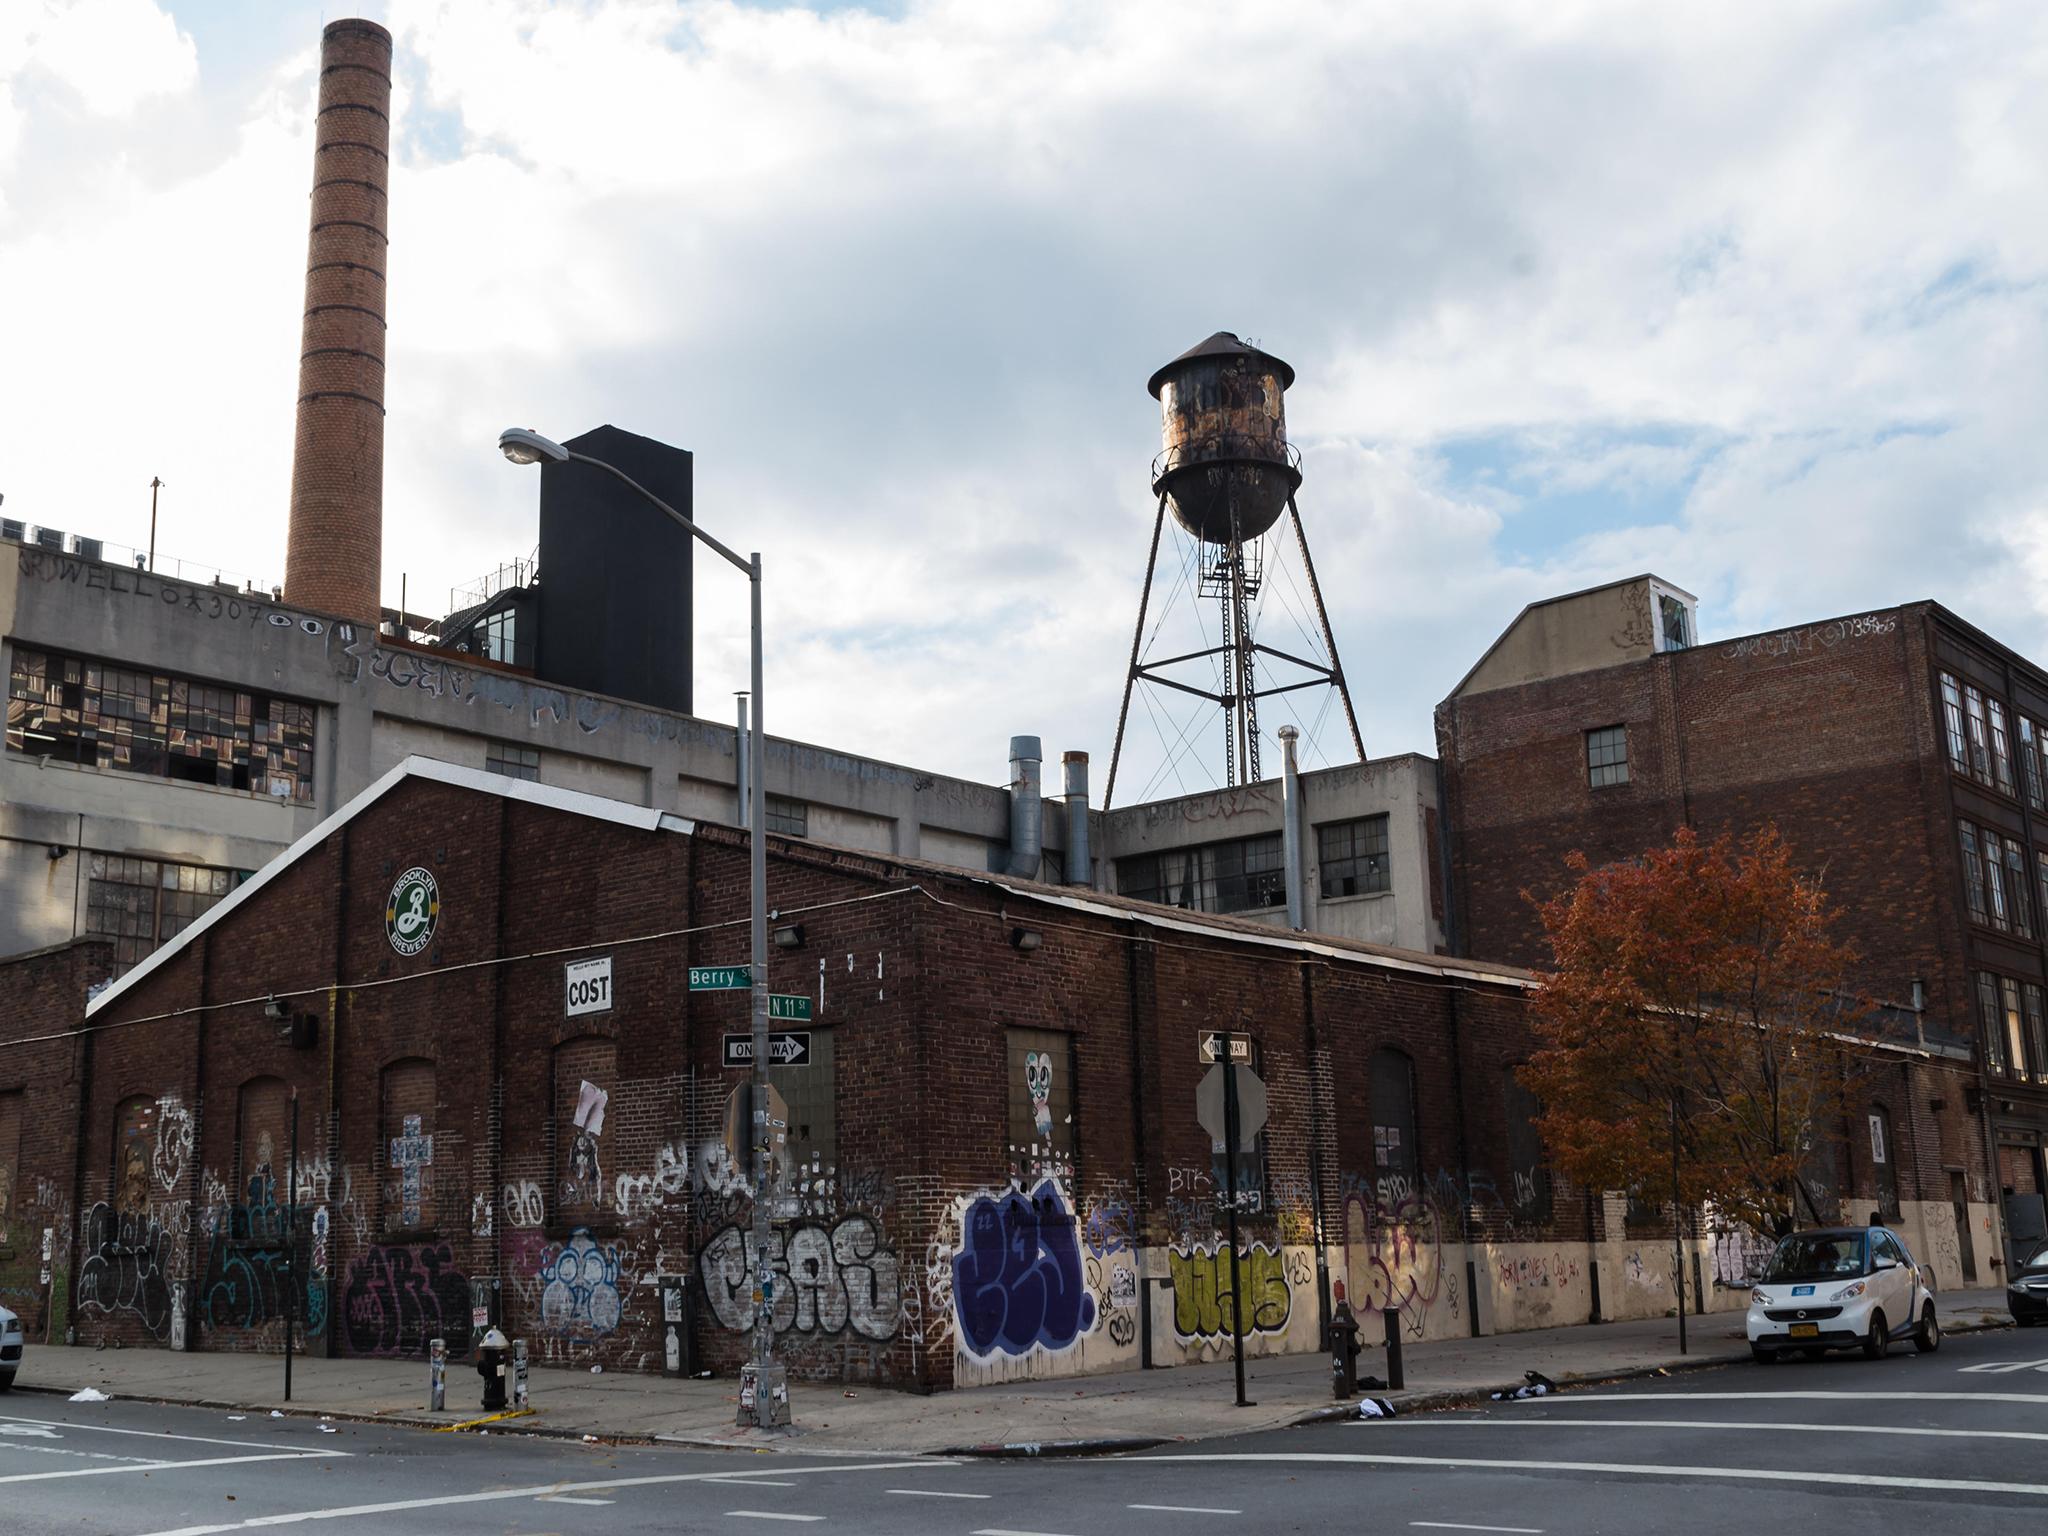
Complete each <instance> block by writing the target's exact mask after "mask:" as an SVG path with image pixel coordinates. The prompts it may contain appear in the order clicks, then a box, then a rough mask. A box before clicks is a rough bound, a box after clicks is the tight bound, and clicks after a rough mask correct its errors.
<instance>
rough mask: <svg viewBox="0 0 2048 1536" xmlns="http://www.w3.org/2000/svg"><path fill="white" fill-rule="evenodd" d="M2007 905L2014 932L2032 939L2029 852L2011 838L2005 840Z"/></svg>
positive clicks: (2024, 937)
mask: <svg viewBox="0 0 2048 1536" xmlns="http://www.w3.org/2000/svg"><path fill="white" fill-rule="evenodd" d="M2005 904H2006V909H2007V911H2008V912H2009V913H2010V914H2011V917H2012V931H2013V932H2014V933H2016V934H2018V935H2019V936H2020V937H2021V938H2023V939H2031V938H2032V937H2033V936H2034V923H2033V918H2032V916H2031V914H2029V912H2028V910H2027V908H2028V905H2029V903H2028V901H2027V851H2026V849H2024V848H2022V847H2021V846H2020V845H2019V843H2018V842H2017V841H2016V840H2015V839H2013V838H2010V837H2008V838H2007V839H2006V840H2005Z"/></svg>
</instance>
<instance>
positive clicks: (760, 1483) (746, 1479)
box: [706, 1472, 796, 1488]
mask: <svg viewBox="0 0 2048 1536" xmlns="http://www.w3.org/2000/svg"><path fill="white" fill-rule="evenodd" d="M706 1481H707V1482H713V1483H733V1484H735V1485H737V1486H738V1487H741V1488H794V1487H795V1486H796V1484H795V1483H778V1482H772V1481H770V1480H769V1479H768V1478H765V1477H755V1476H753V1475H752V1474H751V1473H748V1472H728V1473H727V1474H725V1476H723V1477H713V1478H707V1479H706Z"/></svg>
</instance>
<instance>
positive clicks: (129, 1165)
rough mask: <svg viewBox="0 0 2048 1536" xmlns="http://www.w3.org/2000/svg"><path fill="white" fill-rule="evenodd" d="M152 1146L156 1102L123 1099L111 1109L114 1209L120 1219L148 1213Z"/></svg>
mask: <svg viewBox="0 0 2048 1536" xmlns="http://www.w3.org/2000/svg"><path fill="white" fill-rule="evenodd" d="M155 1143H156V1103H155V1101H154V1100H152V1099H146V1098H141V1097H137V1098H132V1099H123V1100H122V1101H121V1103H120V1104H119V1105H118V1106H117V1107H116V1108H115V1110H114V1199H113V1206H114V1209H115V1210H117V1211H119V1212H120V1213H121V1214H122V1215H123V1216H129V1215H135V1216H140V1215H143V1214H145V1213H146V1212H147V1211H148V1210H149V1153H150V1148H151V1147H152V1146H154V1145H155Z"/></svg>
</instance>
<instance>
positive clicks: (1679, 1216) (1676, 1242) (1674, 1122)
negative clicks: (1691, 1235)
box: [1671, 1094, 1686, 1355]
mask: <svg viewBox="0 0 2048 1536" xmlns="http://www.w3.org/2000/svg"><path fill="white" fill-rule="evenodd" d="M1671 1288H1672V1289H1673V1290H1674V1291H1676V1292H1678V1352H1679V1353H1680V1354H1681V1355H1682V1354H1684V1353H1685V1352H1686V1350H1685V1208H1684V1206H1682V1205H1680V1204H1679V1200H1678V1097H1677V1095H1676V1094H1674V1095H1673V1096H1672V1099H1671Z"/></svg>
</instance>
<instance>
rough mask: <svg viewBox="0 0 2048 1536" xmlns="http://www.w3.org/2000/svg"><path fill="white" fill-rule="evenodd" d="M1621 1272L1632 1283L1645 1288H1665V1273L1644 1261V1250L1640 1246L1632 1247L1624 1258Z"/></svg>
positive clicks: (1658, 1289)
mask: <svg viewBox="0 0 2048 1536" xmlns="http://www.w3.org/2000/svg"><path fill="white" fill-rule="evenodd" d="M1621 1273H1622V1277H1623V1278H1624V1279H1626V1280H1627V1281H1628V1283H1629V1284H1630V1285H1634V1286H1639V1287H1641V1288H1642V1289H1643V1290H1646V1291H1660V1290H1662V1289H1663V1288H1664V1278H1665V1277H1664V1275H1663V1273H1662V1272H1661V1271H1659V1270H1656V1269H1653V1268H1651V1266H1650V1265H1649V1264H1648V1263H1646V1262H1645V1261H1644V1259H1643V1254H1642V1250H1641V1249H1639V1248H1631V1249H1630V1250H1629V1251H1628V1254H1627V1256H1626V1257H1625V1258H1623V1259H1622V1261H1621Z"/></svg>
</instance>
